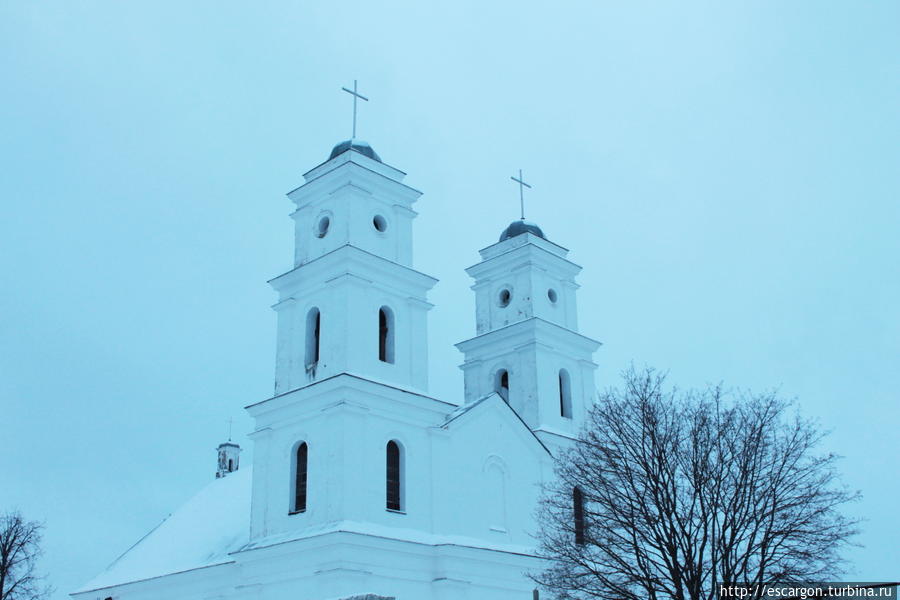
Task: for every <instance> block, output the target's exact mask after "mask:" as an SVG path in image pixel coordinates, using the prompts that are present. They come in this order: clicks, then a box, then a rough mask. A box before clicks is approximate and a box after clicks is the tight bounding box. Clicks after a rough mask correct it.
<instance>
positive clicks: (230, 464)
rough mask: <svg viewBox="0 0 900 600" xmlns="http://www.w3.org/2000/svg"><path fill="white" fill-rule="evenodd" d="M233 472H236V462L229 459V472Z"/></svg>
mask: <svg viewBox="0 0 900 600" xmlns="http://www.w3.org/2000/svg"><path fill="white" fill-rule="evenodd" d="M232 471H234V460H232V459H230V458H229V459H228V472H229V473H231V472H232Z"/></svg>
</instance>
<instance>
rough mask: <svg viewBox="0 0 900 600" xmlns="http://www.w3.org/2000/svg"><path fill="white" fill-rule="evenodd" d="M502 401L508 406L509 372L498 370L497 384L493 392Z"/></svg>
mask: <svg viewBox="0 0 900 600" xmlns="http://www.w3.org/2000/svg"><path fill="white" fill-rule="evenodd" d="M494 391H496V392H497V393H498V394H500V397H501V398H503V400H504V401H505V402H506V403H507V404H509V372H508V371H507V370H506V369H500V371H498V372H497V383H496V387H495V390H494Z"/></svg>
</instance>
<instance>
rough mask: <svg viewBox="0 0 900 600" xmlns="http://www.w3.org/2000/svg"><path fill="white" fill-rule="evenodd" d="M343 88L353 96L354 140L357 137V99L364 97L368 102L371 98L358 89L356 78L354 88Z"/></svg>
mask: <svg viewBox="0 0 900 600" xmlns="http://www.w3.org/2000/svg"><path fill="white" fill-rule="evenodd" d="M341 89H342V90H344V91H345V92H347V93H348V94H350V95H351V96H353V137H351V138H350V139H351V140H353V139H356V99H357V98H362V99H363V100H365V101H366V102H368V101H369V99H368V98H366V97H365V96H363V95H362V94H360V93H359V92H357V91H356V80H355V79H354V80H353V89H352V90H348V89H347V88H345V87H342V88H341Z"/></svg>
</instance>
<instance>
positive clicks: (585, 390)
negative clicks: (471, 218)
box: [456, 219, 600, 447]
mask: <svg viewBox="0 0 900 600" xmlns="http://www.w3.org/2000/svg"><path fill="white" fill-rule="evenodd" d="M567 255H568V250H567V249H566V248H563V247H562V246H559V245H557V244H555V243H553V242H551V241H549V240H548V239H547V238H546V237H545V236H544V233H543V231H541V228H540V227H538V226H537V225H535V224H534V223H530V222H528V221H525V220H524V219H520V220H518V221H514V222H513V223H511V224H510V225H509V227H507V228H506V229H505V230H504V231H503V233H502V234H501V236H500V240H499V241H498V242H497V243H496V244H493V245H491V246H488V247H487V248H485V249H483V250H481V258H482V260H481V262H480V263H478V264H476V265H474V266H472V267H469V268H468V269H466V273H468V274H469V275H470V276H472V278H473V279H474V280H475V283H474V285H473V286H472V289H473V290H474V291H475V315H476V334H477V335H476V337H474V338H472V339H469V340H466V341H464V342H461V343H459V344H457V346H456V347H457V348H458V349H459V350H460V351H461V352H462V353H463V354H464V355H465V361H464V362H463V364H462V365H461V368H462V370H463V373H464V378H465V398H466V402H467V403H470V402H474V401H476V400H478V399H479V398H482V397H484V396H486V395H488V394H490V393H492V392H497V393H498V394H500V396H501V397H503V399H504V400H506V402H507V403H508V404H509V405H510V407H511V408H512V409H513V410H515V411H516V413H517V414H518V415H519V416H520V417H521V418H522V420H523V421H525V423H526V424H527V425H528V427H530V428H531V430H532V431H534V433H535V434H536V435H537V436H538V437H539V438H540V439H541V441H543V442H544V443H546V444H547V445H548V446H550V447H558V446H561V445H566V444H568V442H569V440H571V439H573V438H574V437H575V436H577V434H578V431H579V429H580V428H581V425H582V423H583V422H584V418H585V415H586V412H587V409H588V408H589V406H590V404H591V402H592V399H593V398H594V394H595V388H594V371H595V370H596V368H597V365H596V364H595V363H594V362H593V353H594V351H596V350H597V348H598V347H599V346H600V343H599V342H597V341H595V340H592V339H590V338H588V337H585V336H583V335H581V334H580V333H578V322H577V314H576V312H577V311H576V303H575V292H576V291H577V290H578V284H577V283H575V276H576V275H577V274H578V272H579V271H581V267H579V266H578V265H576V264H575V263H573V262H571V261H570V260H568V259H567V258H566V256H567Z"/></svg>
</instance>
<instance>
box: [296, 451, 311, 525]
mask: <svg viewBox="0 0 900 600" xmlns="http://www.w3.org/2000/svg"><path fill="white" fill-rule="evenodd" d="M308 462H309V446H307V445H306V442H303V443H302V444H300V445H299V446H297V454H296V456H295V457H294V512H303V511H305V510H306V479H307V464H308Z"/></svg>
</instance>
